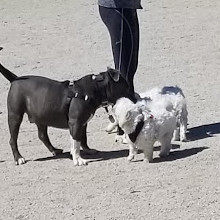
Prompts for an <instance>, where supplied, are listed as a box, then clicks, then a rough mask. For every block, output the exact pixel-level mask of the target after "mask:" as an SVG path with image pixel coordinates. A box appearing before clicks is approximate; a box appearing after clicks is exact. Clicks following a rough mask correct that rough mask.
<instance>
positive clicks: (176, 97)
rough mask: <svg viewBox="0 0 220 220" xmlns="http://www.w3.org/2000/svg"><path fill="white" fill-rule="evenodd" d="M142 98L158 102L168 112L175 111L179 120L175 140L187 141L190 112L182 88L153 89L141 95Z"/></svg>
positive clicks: (174, 135)
mask: <svg viewBox="0 0 220 220" xmlns="http://www.w3.org/2000/svg"><path fill="white" fill-rule="evenodd" d="M140 97H141V98H142V99H148V100H149V99H150V100H152V102H156V103H157V104H158V106H159V107H162V108H166V109H167V111H174V112H175V116H176V118H177V124H176V129H175V131H174V134H173V140H175V141H178V140H180V141H186V131H187V122H188V119H187V116H188V112H187V104H186V99H185V96H184V94H183V91H182V90H181V88H179V87H177V86H175V87H174V86H165V87H162V88H159V87H158V88H153V89H151V90H148V91H146V92H144V93H141V94H140Z"/></svg>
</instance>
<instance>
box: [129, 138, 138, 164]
mask: <svg viewBox="0 0 220 220" xmlns="http://www.w3.org/2000/svg"><path fill="white" fill-rule="evenodd" d="M137 151H138V149H137V148H136V146H135V144H134V143H132V142H131V143H130V144H129V155H128V157H127V159H128V161H132V160H133V159H134V156H135V155H136V154H137Z"/></svg>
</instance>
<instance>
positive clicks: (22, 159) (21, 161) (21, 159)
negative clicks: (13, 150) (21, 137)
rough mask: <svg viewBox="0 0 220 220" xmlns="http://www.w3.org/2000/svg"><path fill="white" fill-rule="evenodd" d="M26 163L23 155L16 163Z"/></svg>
mask: <svg viewBox="0 0 220 220" xmlns="http://www.w3.org/2000/svg"><path fill="white" fill-rule="evenodd" d="M25 163H26V161H25V159H24V158H23V157H20V158H18V159H17V160H16V161H15V164H16V165H22V164H25Z"/></svg>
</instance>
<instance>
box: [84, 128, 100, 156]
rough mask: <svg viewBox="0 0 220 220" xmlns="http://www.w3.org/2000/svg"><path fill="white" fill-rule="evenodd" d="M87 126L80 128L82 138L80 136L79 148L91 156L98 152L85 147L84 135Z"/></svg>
mask: <svg viewBox="0 0 220 220" xmlns="http://www.w3.org/2000/svg"><path fill="white" fill-rule="evenodd" d="M86 129H87V124H86V125H84V126H83V128H82V136H81V147H82V149H83V151H84V152H85V153H86V154H89V155H93V154H96V153H97V152H98V151H97V150H95V149H90V148H89V147H88V145H87V134H86Z"/></svg>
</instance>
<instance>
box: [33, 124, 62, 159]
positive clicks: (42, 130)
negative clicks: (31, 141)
mask: <svg viewBox="0 0 220 220" xmlns="http://www.w3.org/2000/svg"><path fill="white" fill-rule="evenodd" d="M37 128H38V137H39V139H40V140H41V141H42V142H43V143H44V145H45V146H46V147H47V149H48V150H49V151H50V152H51V153H52V154H53V156H56V155H59V154H61V153H62V152H63V150H62V149H57V148H55V147H53V145H52V144H51V142H50V139H49V137H48V133H47V126H45V125H41V124H37Z"/></svg>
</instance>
